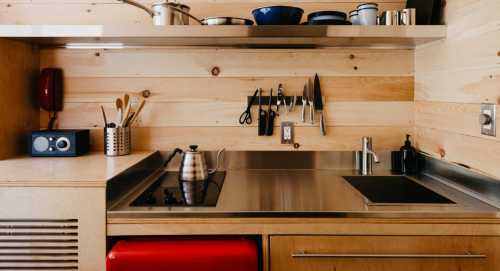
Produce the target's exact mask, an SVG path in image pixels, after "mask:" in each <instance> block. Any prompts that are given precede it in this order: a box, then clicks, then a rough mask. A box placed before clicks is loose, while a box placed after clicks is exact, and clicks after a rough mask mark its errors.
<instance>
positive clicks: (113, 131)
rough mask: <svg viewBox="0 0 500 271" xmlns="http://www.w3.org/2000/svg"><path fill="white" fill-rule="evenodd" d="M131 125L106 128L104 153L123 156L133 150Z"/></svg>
mask: <svg viewBox="0 0 500 271" xmlns="http://www.w3.org/2000/svg"><path fill="white" fill-rule="evenodd" d="M131 138H132V136H131V134H130V127H118V128H104V154H105V155H106V156H123V155H127V154H130V152H131V150H132V139H131Z"/></svg>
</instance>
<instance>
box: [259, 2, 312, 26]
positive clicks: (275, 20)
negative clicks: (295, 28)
mask: <svg viewBox="0 0 500 271" xmlns="http://www.w3.org/2000/svg"><path fill="white" fill-rule="evenodd" d="M252 14H253V17H254V18H255V22H256V23H257V24H258V25H298V24H300V20H301V19H302V15H303V14H304V10H303V9H301V8H297V7H290V6H270V7H262V8H258V9H254V10H253V11H252Z"/></svg>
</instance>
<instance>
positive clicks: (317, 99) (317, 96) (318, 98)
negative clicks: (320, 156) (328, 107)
mask: <svg viewBox="0 0 500 271" xmlns="http://www.w3.org/2000/svg"><path fill="white" fill-rule="evenodd" d="M314 107H315V108H316V110H317V111H318V112H319V113H320V121H319V128H320V130H321V135H323V136H326V127H325V116H324V114H323V96H322V95H321V85H320V81H319V76H318V74H316V75H315V76H314Z"/></svg>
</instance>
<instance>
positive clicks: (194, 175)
mask: <svg viewBox="0 0 500 271" xmlns="http://www.w3.org/2000/svg"><path fill="white" fill-rule="evenodd" d="M223 152H224V149H222V150H220V151H219V152H217V164H216V166H215V168H214V169H211V170H209V169H208V167H207V163H206V161H205V155H204V154H203V153H202V152H200V151H198V146H197V145H191V146H189V150H187V151H184V155H183V157H182V161H181V166H180V169H179V180H181V181H186V182H196V181H206V180H208V178H209V177H210V175H213V174H214V173H215V172H216V171H217V169H218V168H219V160H220V157H221V154H222V153H223Z"/></svg>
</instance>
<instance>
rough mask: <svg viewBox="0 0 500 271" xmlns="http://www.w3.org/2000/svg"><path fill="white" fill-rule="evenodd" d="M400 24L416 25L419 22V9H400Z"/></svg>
mask: <svg viewBox="0 0 500 271" xmlns="http://www.w3.org/2000/svg"><path fill="white" fill-rule="evenodd" d="M399 24H400V25H416V24H417V10H416V9H414V8H406V9H402V10H400V11H399Z"/></svg>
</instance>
